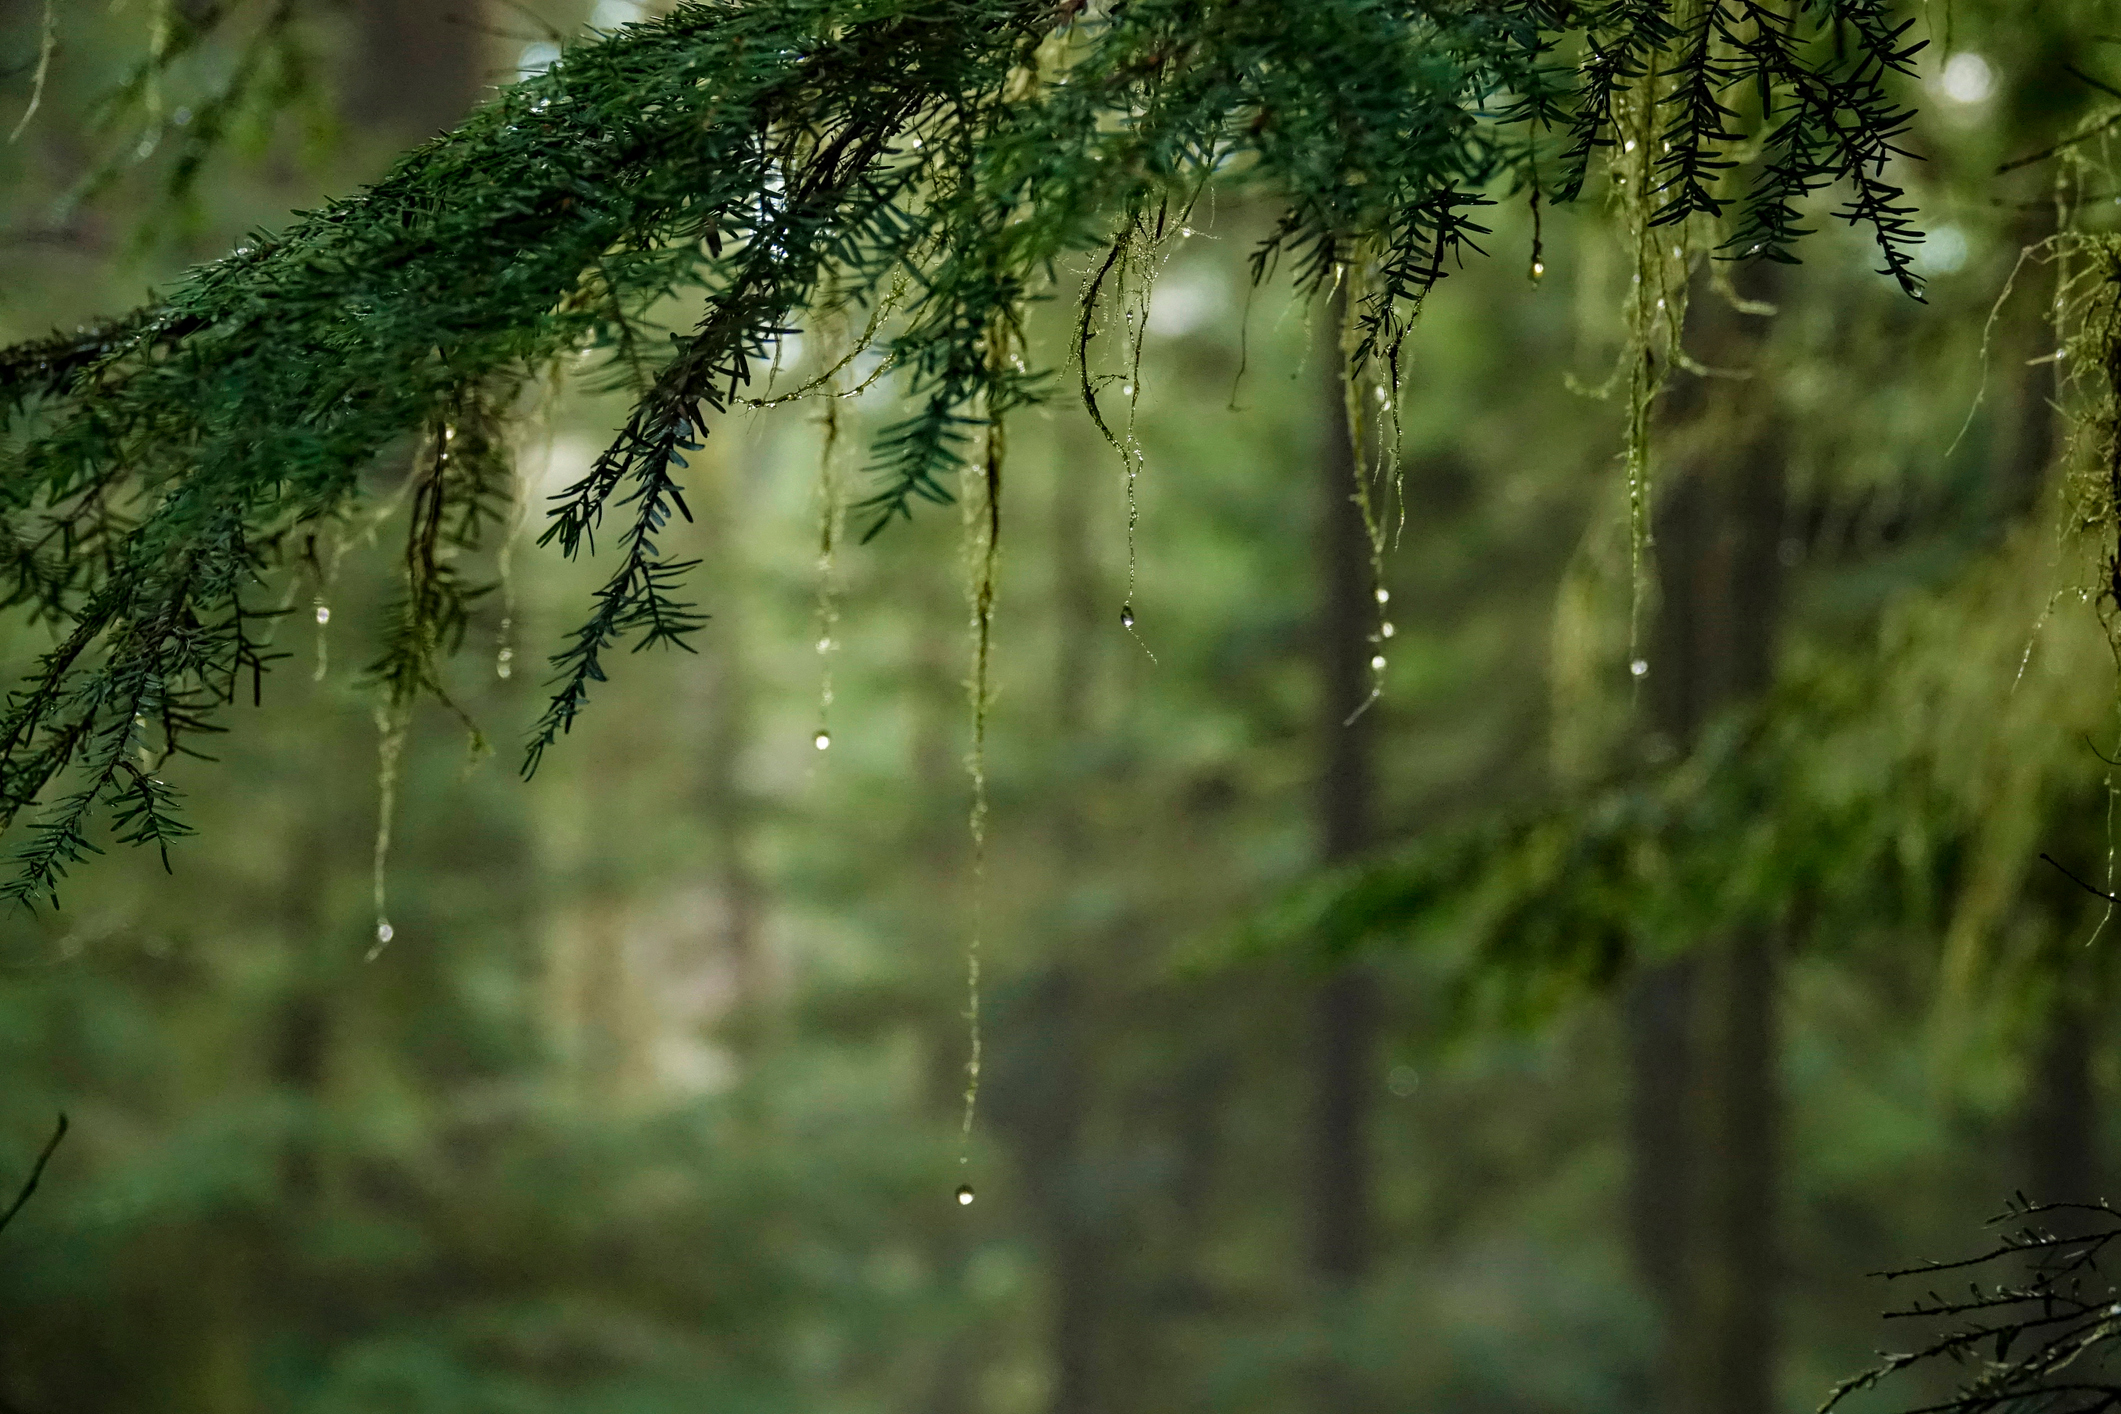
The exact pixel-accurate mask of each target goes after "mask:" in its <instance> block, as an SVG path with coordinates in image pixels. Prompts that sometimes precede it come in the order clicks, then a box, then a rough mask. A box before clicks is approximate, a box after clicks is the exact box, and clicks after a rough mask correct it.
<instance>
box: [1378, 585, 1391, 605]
mask: <svg viewBox="0 0 2121 1414" xmlns="http://www.w3.org/2000/svg"><path fill="white" fill-rule="evenodd" d="M1377 602H1378V603H1380V604H1389V603H1391V602H1392V591H1391V590H1389V589H1380V590H1378V591H1377Z"/></svg>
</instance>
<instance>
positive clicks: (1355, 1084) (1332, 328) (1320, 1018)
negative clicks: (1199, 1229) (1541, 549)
mask: <svg viewBox="0 0 2121 1414" xmlns="http://www.w3.org/2000/svg"><path fill="white" fill-rule="evenodd" d="M1342 298H1344V296H1342V297H1338V298H1336V299H1335V300H1334V302H1333V304H1332V306H1331V308H1332V314H1331V317H1330V324H1329V327H1328V329H1327V331H1326V335H1325V337H1324V339H1323V340H1322V345H1323V347H1322V348H1321V358H1320V363H1321V368H1322V377H1321V379H1320V388H1319V395H1320V396H1319V403H1320V409H1319V410H1320V414H1321V417H1322V423H1323V425H1322V428H1321V431H1322V441H1321V448H1320V450H1321V455H1320V457H1319V497H1320V504H1319V522H1320V524H1319V542H1318V548H1319V584H1320V590H1321V594H1320V606H1319V633H1318V653H1319V659H1318V674H1319V696H1318V702H1319V719H1318V732H1319V737H1320V747H1321V755H1322V760H1321V762H1320V767H1321V769H1320V773H1319V783H1318V799H1317V810H1318V834H1319V844H1320V854H1321V857H1322V860H1323V862H1324V863H1326V864H1336V863H1340V862H1343V861H1345V860H1349V859H1352V858H1354V857H1356V856H1357V855H1359V854H1361V853H1362V852H1363V851H1364V850H1365V849H1367V848H1368V847H1369V845H1370V842H1371V834H1372V828H1373V826H1372V821H1371V817H1372V812H1373V804H1372V799H1371V797H1372V764H1371V741H1372V724H1373V721H1374V718H1373V716H1372V714H1371V713H1369V712H1364V713H1363V714H1362V715H1360V716H1357V717H1355V719H1354V720H1353V721H1350V720H1349V717H1350V715H1351V714H1353V713H1355V712H1356V711H1357V709H1358V708H1360V707H1361V706H1362V705H1363V702H1364V700H1365V699H1366V698H1367V697H1368V696H1369V694H1370V682H1371V675H1370V656H1371V653H1372V652H1373V651H1374V649H1373V646H1372V643H1371V639H1370V632H1371V628H1372V625H1373V623H1374V621H1375V618H1376V600H1375V598H1374V595H1373V590H1374V589H1375V588H1376V586H1375V585H1373V584H1372V583H1371V573H1370V542H1369V534H1368V531H1367V530H1366V529H1365V528H1364V525H1363V518H1362V511H1361V509H1360V507H1359V506H1358V505H1357V503H1356V501H1355V499H1354V495H1355V478H1356V475H1357V474H1358V468H1357V464H1356V448H1355V446H1354V444H1353V442H1352V440H1351V438H1350V436H1349V430H1348V422H1347V416H1346V413H1345V411H1344V405H1343V401H1342V384H1341V377H1342V372H1341V354H1340V345H1339V331H1340V323H1341V299H1342ZM1376 1027H1377V1022H1376V1003H1375V997H1374V995H1373V983H1372V981H1371V979H1370V977H1369V976H1368V974H1367V972H1366V971H1365V969H1363V968H1362V967H1361V966H1360V965H1358V964H1353V963H1350V964H1347V965H1345V966H1343V967H1341V968H1340V969H1339V970H1338V971H1336V972H1335V973H1334V974H1333V975H1332V976H1331V977H1329V978H1328V979H1327V980H1326V982H1325V984H1324V985H1323V986H1322V987H1321V988H1320V989H1319V992H1318V995H1317V998H1316V1000H1315V1002H1314V1015H1313V1034H1312V1057H1311V1069H1312V1110H1311V1154H1312V1176H1311V1195H1310V1209H1311V1213H1310V1217H1311V1261H1312V1269H1313V1272H1314V1274H1315V1276H1316V1278H1317V1280H1318V1285H1319V1288H1320V1291H1321V1293H1322V1295H1324V1296H1325V1297H1326V1299H1327V1300H1328V1301H1329V1302H1330V1301H1331V1300H1332V1299H1333V1298H1335V1297H1337V1296H1345V1295H1347V1294H1348V1293H1349V1292H1351V1291H1352V1290H1353V1289H1354V1288H1355V1287H1356V1285H1357V1284H1358V1283H1359V1282H1360V1281H1361V1280H1362V1278H1363V1276H1364V1275H1365V1273H1366V1271H1367V1269H1368V1267H1369V1253H1370V1174H1369V1103H1370V1091H1371V1087H1372V1080H1373V1077H1372V1076H1371V1073H1370V1072H1371V1069H1372V1067H1371V1064H1370V1061H1371V1053H1372V1051H1373V1050H1374V1037H1375V1032H1376ZM1317 1394H1318V1399H1319V1403H1320V1407H1321V1408H1323V1409H1330V1410H1332V1411H1333V1412H1334V1414H1347V1411H1349V1410H1351V1409H1356V1408H1359V1407H1361V1406H1362V1404H1363V1398H1362V1395H1361V1394H1360V1392H1359V1391H1358V1390H1357V1389H1356V1388H1355V1385H1354V1381H1353V1379H1352V1377H1351V1375H1350V1374H1349V1372H1348V1371H1346V1370H1345V1369H1342V1368H1340V1367H1339V1364H1338V1362H1337V1361H1335V1360H1333V1359H1331V1358H1329V1359H1328V1360H1327V1362H1326V1364H1325V1365H1324V1366H1323V1367H1322V1368H1321V1370H1320V1374H1319V1387H1318V1391H1317Z"/></svg>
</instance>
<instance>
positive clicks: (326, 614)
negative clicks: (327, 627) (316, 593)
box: [317, 604, 331, 624]
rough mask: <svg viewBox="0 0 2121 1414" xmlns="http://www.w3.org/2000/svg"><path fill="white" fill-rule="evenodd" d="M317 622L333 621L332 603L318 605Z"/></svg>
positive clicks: (326, 622)
mask: <svg viewBox="0 0 2121 1414" xmlns="http://www.w3.org/2000/svg"><path fill="white" fill-rule="evenodd" d="M317 622H318V623H319V624H328V623H330V622H331V605H329V604H319V605H317Z"/></svg>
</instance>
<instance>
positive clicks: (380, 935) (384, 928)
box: [376, 919, 398, 943]
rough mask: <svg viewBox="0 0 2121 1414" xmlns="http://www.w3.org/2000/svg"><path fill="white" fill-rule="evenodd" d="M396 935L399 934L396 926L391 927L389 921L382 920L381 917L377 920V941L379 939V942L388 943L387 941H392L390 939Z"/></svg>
mask: <svg viewBox="0 0 2121 1414" xmlns="http://www.w3.org/2000/svg"><path fill="white" fill-rule="evenodd" d="M396 936H398V930H397V929H395V928H393V927H391V926H390V924H389V923H387V922H384V921H382V920H380V919H379V920H377V922H376V941H377V942H379V943H387V942H389V941H390V940H391V939H392V938H395V937H396Z"/></svg>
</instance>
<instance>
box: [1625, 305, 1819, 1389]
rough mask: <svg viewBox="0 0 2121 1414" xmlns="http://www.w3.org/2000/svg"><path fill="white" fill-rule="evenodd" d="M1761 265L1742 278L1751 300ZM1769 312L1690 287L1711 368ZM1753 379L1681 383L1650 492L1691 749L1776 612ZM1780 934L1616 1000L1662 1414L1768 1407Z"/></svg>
mask: <svg viewBox="0 0 2121 1414" xmlns="http://www.w3.org/2000/svg"><path fill="white" fill-rule="evenodd" d="M1769 281H1770V272H1768V271H1766V270H1765V269H1764V268H1755V269H1751V270H1748V271H1746V272H1743V273H1742V276H1741V293H1742V294H1743V295H1744V296H1745V297H1747V298H1749V299H1765V298H1768V297H1769V296H1770V295H1771V294H1772V289H1771V287H1770V284H1769ZM1763 334H1764V327H1763V325H1762V323H1761V321H1760V320H1759V319H1758V318H1756V317H1754V316H1750V315H1744V314H1741V313H1739V312H1738V311H1736V310H1735V309H1733V308H1732V307H1731V304H1730V302H1729V301H1728V300H1727V299H1726V298H1725V297H1723V296H1721V295H1719V294H1717V293H1715V292H1714V291H1712V290H1710V289H1707V288H1706V287H1705V282H1704V285H1703V287H1701V288H1698V289H1697V292H1696V298H1695V300H1694V304H1693V312H1692V313H1691V314H1690V316H1689V320H1688V342H1689V346H1690V349H1691V351H1692V352H1693V353H1694V354H1695V356H1696V357H1698V358H1700V359H1701V360H1702V361H1703V362H1705V363H1707V364H1709V365H1710V366H1712V367H1716V368H1721V369H1747V368H1752V367H1755V366H1756V365H1757V364H1758V363H1759V358H1760V352H1761V346H1762V342H1763ZM1771 397H1772V390H1771V388H1770V386H1769V385H1768V384H1767V383H1766V381H1765V380H1764V379H1714V380H1710V379H1702V380H1698V381H1691V382H1689V383H1688V384H1685V385H1682V386H1680V387H1678V388H1675V390H1674V393H1673V397H1672V404H1671V407H1670V408H1669V410H1668V413H1669V415H1668V416H1667V417H1666V418H1665V419H1664V421H1665V422H1666V423H1667V424H1668V425H1670V424H1674V423H1682V422H1688V421H1691V422H1693V423H1694V424H1695V427H1696V429H1697V434H1699V433H1705V434H1706V435H1700V436H1698V440H1699V441H1700V442H1701V443H1702V446H1703V449H1702V450H1701V451H1700V452H1698V453H1696V454H1695V455H1694V456H1693V457H1692V458H1691V459H1690V462H1691V464H1689V465H1683V466H1681V467H1678V468H1676V469H1675V470H1676V473H1677V474H1676V475H1675V476H1674V478H1673V481H1674V484H1673V485H1672V486H1671V487H1670V488H1669V490H1668V491H1667V492H1666V493H1665V494H1664V495H1662V496H1661V497H1660V498H1659V502H1658V506H1657V512H1656V523H1655V525H1656V529H1655V534H1656V560H1657V577H1658V584H1659V590H1660V594H1659V598H1660V601H1661V602H1660V610H1659V616H1658V621H1657V626H1656V628H1655V630H1654V632H1653V635H1652V640H1651V644H1652V646H1651V653H1650V657H1649V662H1650V670H1649V679H1648V693H1647V696H1648V706H1649V718H1650V723H1651V726H1652V729H1653V730H1654V731H1655V732H1656V733H1657V734H1658V736H1659V737H1660V738H1661V739H1662V741H1661V743H1660V745H1662V746H1663V747H1664V748H1666V749H1667V750H1668V751H1669V752H1671V753H1674V754H1683V753H1685V752H1687V751H1690V750H1692V749H1693V748H1694V747H1695V746H1697V745H1698V744H1699V741H1700V737H1701V733H1702V730H1703V728H1705V727H1706V726H1707V725H1708V724H1709V723H1710V721H1711V720H1712V719H1713V718H1714V717H1715V716H1716V715H1717V714H1718V713H1720V712H1723V711H1725V710H1727V709H1729V708H1731V707H1734V706H1736V705H1738V704H1740V703H1742V702H1744V701H1746V700H1747V699H1749V698H1752V697H1756V696H1757V695H1759V694H1760V693H1761V692H1762V691H1763V690H1764V689H1765V688H1766V687H1767V685H1768V682H1769V679H1770V677H1771V674H1772V671H1773V664H1774V638H1775V628H1776V622H1777V619H1778V616H1779V604H1780V597H1781V595H1780V580H1781V562H1780V557H1779V548H1780V544H1781V538H1782V531H1783V520H1784V505H1783V497H1784V492H1783V467H1782V456H1783V449H1782V444H1781V439H1780V437H1779V435H1778V432H1777V422H1776V419H1775V416H1774V413H1773V410H1772V407H1771ZM1776 957H1777V942H1776V939H1774V938H1773V937H1772V936H1770V935H1769V934H1768V932H1766V931H1765V930H1764V929H1761V928H1758V927H1755V926H1750V925H1745V924H1742V923H1741V924H1738V925H1735V926H1733V927H1732V928H1730V929H1729V930H1728V931H1726V932H1724V933H1723V934H1722V935H1720V936H1715V937H1710V938H1705V939H1702V940H1700V942H1699V943H1698V944H1697V946H1696V947H1695V948H1694V950H1693V952H1692V955H1691V956H1689V957H1687V958H1684V959H1681V960H1679V961H1676V962H1672V963H1667V964H1664V965H1662V966H1658V967H1655V968H1651V969H1648V970H1647V971H1645V972H1644V973H1643V974H1642V975H1641V976H1640V977H1638V978H1637V979H1636V981H1635V982H1634V984H1633V987H1632V989H1631V995H1630V997H1629V999H1628V1004H1627V1008H1626V1014H1627V1024H1628V1028H1629V1032H1630V1036H1629V1046H1628V1054H1629V1061H1630V1068H1631V1071H1632V1086H1633V1094H1632V1097H1631V1135H1630V1138H1631V1142H1632V1146H1633V1150H1634V1152H1633V1165H1632V1167H1633V1179H1632V1192H1631V1194H1630V1220H1631V1221H1630V1227H1631V1237H1632V1240H1633V1243H1634V1247H1635V1259H1636V1265H1637V1268H1638V1270H1639V1272H1640V1274H1641V1276H1642V1278H1643V1281H1644V1283H1645V1285H1646V1286H1647V1287H1648V1288H1649V1290H1650V1293H1651V1295H1652V1297H1653V1299H1654V1300H1655V1301H1656V1303H1657V1305H1658V1306H1659V1308H1660V1314H1661V1316H1662V1335H1663V1353H1662V1355H1661V1357H1660V1360H1659V1369H1658V1379H1657V1383H1658V1386H1659V1397H1660V1403H1661V1404H1662V1405H1663V1406H1664V1407H1665V1408H1667V1409H1669V1410H1672V1411H1674V1414H1766V1411H1768V1410H1769V1409H1771V1408H1772V1407H1773V1406H1774V1402H1775V1396H1774V1362H1775V1322H1774V1315H1775V1286H1776V1270H1775V1269H1776V1260H1777V1259H1776V1246H1775V1209H1776V1195H1777V1191H1778V1187H1779V1174H1780V1170H1779V1163H1778V1155H1777V1146H1776V1127H1777V1125H1776V1119H1777V1116H1776V1108H1777V1101H1776V1094H1777V1089H1776V1083H1775V1064H1776V1003H1777V972H1778V968H1777V961H1776Z"/></svg>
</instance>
